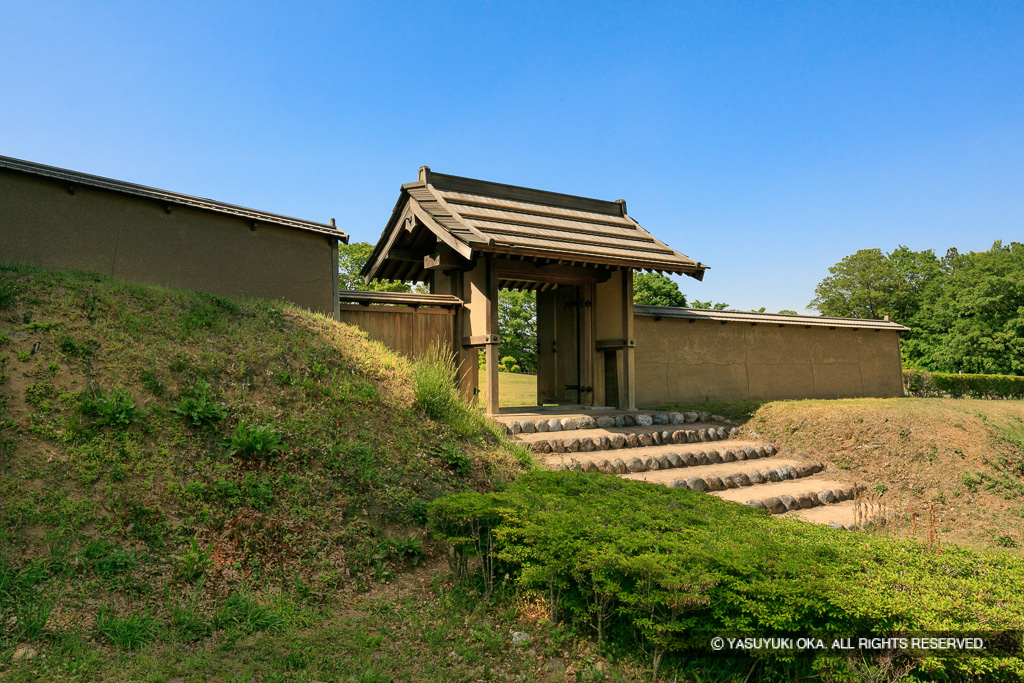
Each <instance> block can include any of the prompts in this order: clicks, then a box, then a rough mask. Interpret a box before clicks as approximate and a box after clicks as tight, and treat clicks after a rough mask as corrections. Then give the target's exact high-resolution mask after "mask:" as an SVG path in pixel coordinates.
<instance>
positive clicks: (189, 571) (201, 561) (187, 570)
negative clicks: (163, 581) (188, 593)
mask: <svg viewBox="0 0 1024 683" xmlns="http://www.w3.org/2000/svg"><path fill="white" fill-rule="evenodd" d="M212 553H213V543H211V544H209V545H208V546H206V549H205V550H204V549H201V548H200V547H199V544H198V543H197V542H196V539H194V538H193V539H192V542H191V544H190V545H189V547H188V549H186V550H185V552H184V553H182V554H181V555H175V556H174V558H173V559H174V562H175V568H174V578H175V579H178V580H181V581H185V582H186V583H192V582H193V581H195V580H196V579H198V578H199V577H200V576H202V575H203V574H205V573H206V572H207V570H209V568H210V567H211V566H213V560H211V559H210V555H211V554H212Z"/></svg>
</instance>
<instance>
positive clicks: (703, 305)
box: [690, 299, 729, 311]
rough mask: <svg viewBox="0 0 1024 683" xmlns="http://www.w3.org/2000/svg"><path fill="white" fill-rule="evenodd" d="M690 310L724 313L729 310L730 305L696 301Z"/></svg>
mask: <svg viewBox="0 0 1024 683" xmlns="http://www.w3.org/2000/svg"><path fill="white" fill-rule="evenodd" d="M690 308H703V309H705V310H709V311H724V310H726V309H728V308H729V304H727V303H722V302H717V303H716V302H713V301H711V300H710V299H709V300H707V301H694V302H693V303H691V304H690Z"/></svg>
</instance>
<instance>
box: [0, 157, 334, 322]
mask: <svg viewBox="0 0 1024 683" xmlns="http://www.w3.org/2000/svg"><path fill="white" fill-rule="evenodd" d="M166 209H167V206H166V205H165V204H164V203H163V202H160V201H156V200H151V199H146V198H142V197H131V196H127V195H123V194H120V193H117V192H111V191H106V190H101V189H98V188H89V187H83V186H81V185H77V186H75V187H74V194H71V193H70V192H69V191H68V184H67V183H63V182H60V181H57V180H54V179H48V178H37V177H33V176H28V175H25V174H21V173H17V172H13V171H7V170H0V261H2V262H5V263H28V264H31V265H34V266H38V267H40V268H51V269H56V270H89V271H96V272H100V273H104V274H106V275H111V276H113V277H116V278H120V279H123V280H130V281H136V282H148V283H151V284H157V285H164V286H168V287H176V288H180V289H189V290H197V291H202V292H207V293H209V294H216V295H221V296H242V297H257V298H264V299H281V300H284V301H289V302H292V303H294V304H298V305H299V306H303V307H305V308H309V309H311V310H314V311H318V312H320V313H324V314H326V315H334V314H335V304H336V299H335V289H336V286H335V277H336V272H337V259H336V256H335V244H333V241H334V240H333V238H331V237H328V236H326V235H321V234H317V233H313V232H306V231H302V230H295V229H291V228H284V227H279V226H274V225H268V224H265V223H258V224H257V227H256V229H255V230H253V229H252V222H251V221H249V220H247V219H244V218H239V217H233V216H226V215H220V214H216V213H210V212H207V211H200V210H197V209H190V208H187V207H184V206H180V205H173V206H171V208H170V212H169V213H168V212H167V210H166Z"/></svg>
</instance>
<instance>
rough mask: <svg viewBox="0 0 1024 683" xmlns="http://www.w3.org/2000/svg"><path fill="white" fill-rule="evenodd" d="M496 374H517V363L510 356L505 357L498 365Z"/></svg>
mask: <svg viewBox="0 0 1024 683" xmlns="http://www.w3.org/2000/svg"><path fill="white" fill-rule="evenodd" d="M498 372H510V373H513V374H515V373H518V372H520V367H519V363H517V362H516V359H515V358H513V357H512V356H505V357H504V358H502V359H501V361H500V362H499V363H498Z"/></svg>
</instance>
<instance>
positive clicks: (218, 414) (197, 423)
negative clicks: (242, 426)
mask: <svg viewBox="0 0 1024 683" xmlns="http://www.w3.org/2000/svg"><path fill="white" fill-rule="evenodd" d="M210 394H211V390H210V384H209V383H208V382H206V381H203V380H200V382H199V384H197V385H196V386H194V387H192V389H191V390H190V391H189V392H188V393H187V394H185V395H183V396H181V397H180V398H179V399H178V404H177V405H176V406H174V407H173V408H171V412H172V413H175V414H176V415H180V416H181V417H182V418H184V419H185V421H186V422H188V423H189V424H190V425H192V426H193V427H196V428H197V429H198V428H201V427H207V426H209V425H212V424H213V423H214V422H219V421H220V420H223V419H224V409H223V408H222V407H220V406H219V405H218V404H216V403H215V402H214V401H213V399H212V398H211V395H210Z"/></svg>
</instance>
